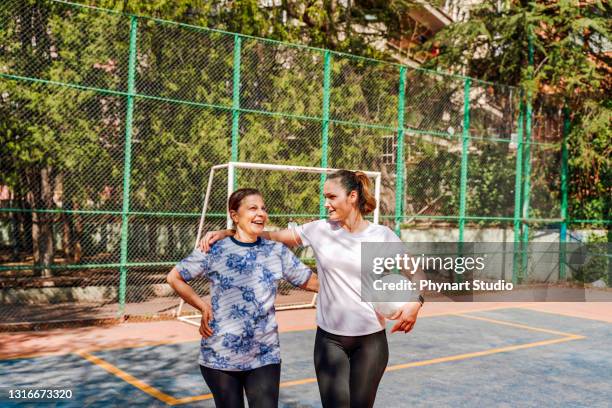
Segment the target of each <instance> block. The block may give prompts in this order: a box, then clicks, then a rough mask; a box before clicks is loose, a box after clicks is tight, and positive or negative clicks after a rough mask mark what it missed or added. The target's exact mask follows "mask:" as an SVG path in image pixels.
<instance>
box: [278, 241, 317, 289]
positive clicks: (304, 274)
mask: <svg viewBox="0 0 612 408" xmlns="http://www.w3.org/2000/svg"><path fill="white" fill-rule="evenodd" d="M279 245H280V246H281V254H280V257H281V264H282V269H283V278H284V279H285V280H286V281H288V282H289V283H291V284H292V285H294V286H302V285H303V284H305V283H306V282H307V281H308V279H310V275H312V270H311V269H310V268H309V267H307V266H306V265H304V264H303V263H302V261H300V259H299V258H298V257H297V256H295V254H294V253H293V252H291V250H290V249H289V248H287V247H286V246H285V245H282V244H279Z"/></svg>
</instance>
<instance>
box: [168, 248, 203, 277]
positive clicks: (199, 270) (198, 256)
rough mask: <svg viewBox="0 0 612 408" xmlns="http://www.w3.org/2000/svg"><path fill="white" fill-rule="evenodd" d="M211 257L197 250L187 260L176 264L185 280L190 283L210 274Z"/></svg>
mask: <svg viewBox="0 0 612 408" xmlns="http://www.w3.org/2000/svg"><path fill="white" fill-rule="evenodd" d="M209 267H210V257H209V254H208V253H205V252H202V251H200V250H199V249H195V250H194V251H193V252H192V253H190V254H189V255H188V256H187V257H186V258H185V259H183V260H182V261H180V262H179V263H177V264H176V266H175V268H176V269H177V270H178V271H179V273H180V274H181V276H182V277H183V280H185V282H189V281H190V280H192V279H195V278H197V277H199V276H204V277H206V276H207V274H208V272H209Z"/></svg>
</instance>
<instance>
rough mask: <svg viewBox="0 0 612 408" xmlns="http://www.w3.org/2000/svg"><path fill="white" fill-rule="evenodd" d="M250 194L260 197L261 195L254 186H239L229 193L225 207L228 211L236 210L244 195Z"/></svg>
mask: <svg viewBox="0 0 612 408" xmlns="http://www.w3.org/2000/svg"><path fill="white" fill-rule="evenodd" d="M251 195H258V196H260V197H263V196H262V195H261V192H260V191H259V190H257V189H255V188H239V189H238V190H236V191H234V192H233V193H232V194H231V195H230V198H229V200H227V209H228V210H229V211H238V208H240V203H242V200H243V199H244V198H245V197H248V196H251Z"/></svg>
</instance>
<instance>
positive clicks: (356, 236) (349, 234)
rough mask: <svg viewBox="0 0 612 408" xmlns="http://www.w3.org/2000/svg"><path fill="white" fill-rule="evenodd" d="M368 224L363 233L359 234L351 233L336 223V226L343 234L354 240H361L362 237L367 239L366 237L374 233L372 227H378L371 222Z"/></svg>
mask: <svg viewBox="0 0 612 408" xmlns="http://www.w3.org/2000/svg"><path fill="white" fill-rule="evenodd" d="M366 221H367V220H366ZM332 222H333V221H332ZM367 223H368V226H367V227H366V228H365V229H364V230H363V231H359V232H349V231H347V230H346V229H344V228H342V227H341V226H340V225H339V224H338V223H335V224H336V227H337V228H338V229H339V230H340V231H341V234H344V235H347V236H349V237H352V238H361V237H365V236H366V235H369V234H370V232H371V231H372V227H373V226H374V225H376V224H374V223H372V222H370V221H367Z"/></svg>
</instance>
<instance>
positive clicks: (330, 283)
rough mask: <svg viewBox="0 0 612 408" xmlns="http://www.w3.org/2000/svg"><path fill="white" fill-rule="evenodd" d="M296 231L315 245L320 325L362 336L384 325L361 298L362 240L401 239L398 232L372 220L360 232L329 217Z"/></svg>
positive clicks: (383, 320) (348, 334)
mask: <svg viewBox="0 0 612 408" xmlns="http://www.w3.org/2000/svg"><path fill="white" fill-rule="evenodd" d="M296 231H297V233H298V234H299V235H300V238H301V239H302V243H303V244H304V245H305V246H310V247H312V249H313V252H314V255H315V258H316V260H317V271H318V272H319V283H320V288H319V297H318V306H317V325H318V326H319V327H320V328H322V329H323V330H325V331H327V332H330V333H333V334H338V335H342V336H363V335H366V334H371V333H375V332H378V331H380V330H382V329H384V328H385V319H384V317H382V316H380V315H378V314H377V313H376V312H375V311H374V309H373V308H372V306H371V305H370V304H369V303H368V302H362V301H361V243H362V242H401V240H400V239H399V238H398V237H397V235H395V233H394V232H393V231H392V230H391V229H389V228H388V227H385V226H383V225H376V224H372V223H370V224H369V225H368V227H367V228H366V229H365V230H363V231H361V232H358V233H350V232H348V231H347V230H345V229H344V228H342V227H341V226H340V225H338V223H336V222H333V221H328V220H318V221H313V222H310V223H308V224H304V225H301V226H299V227H297V229H296Z"/></svg>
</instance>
